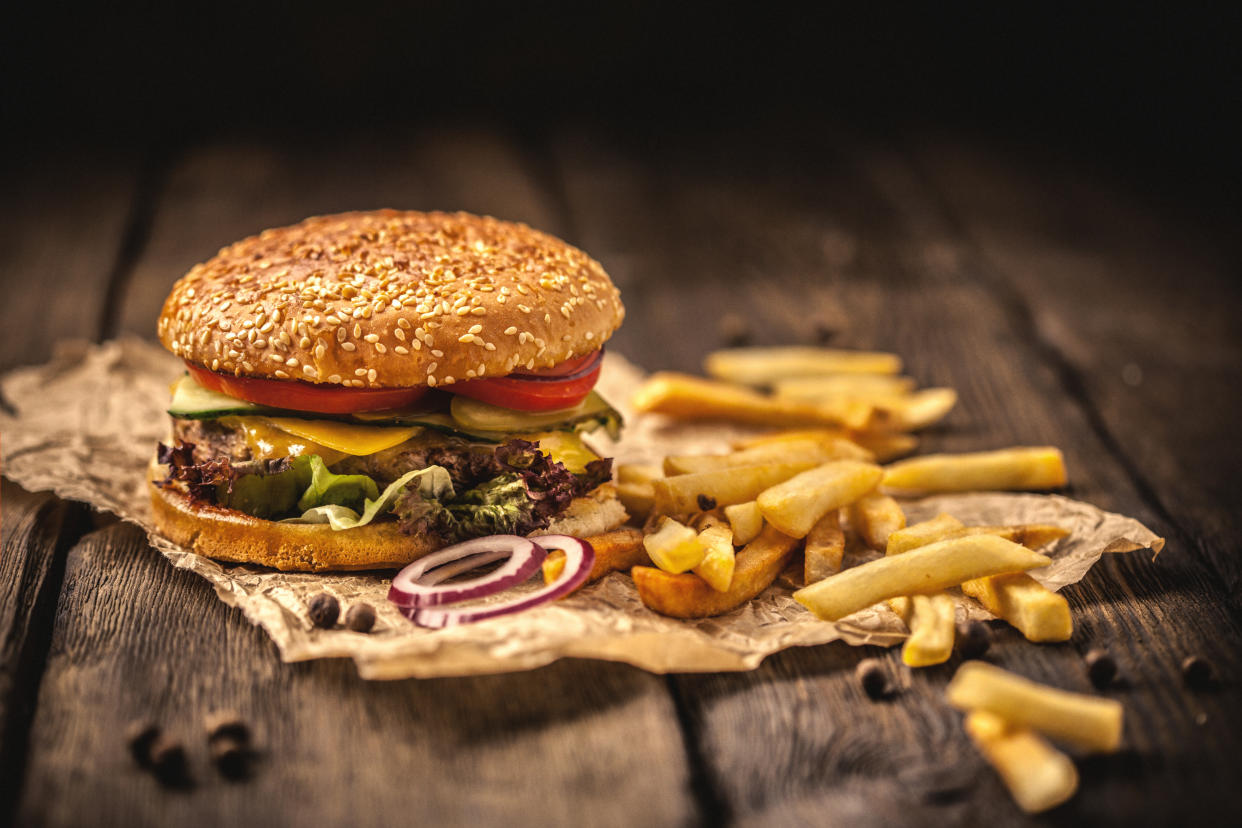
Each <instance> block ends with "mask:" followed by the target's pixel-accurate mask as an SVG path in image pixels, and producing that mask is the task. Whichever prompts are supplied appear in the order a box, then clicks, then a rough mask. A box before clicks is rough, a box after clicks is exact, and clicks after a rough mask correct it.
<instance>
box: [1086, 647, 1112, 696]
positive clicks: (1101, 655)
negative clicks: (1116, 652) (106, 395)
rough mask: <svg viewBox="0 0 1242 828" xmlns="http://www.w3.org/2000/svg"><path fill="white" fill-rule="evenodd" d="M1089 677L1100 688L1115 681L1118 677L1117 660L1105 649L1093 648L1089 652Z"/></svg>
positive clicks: (1087, 660)
mask: <svg viewBox="0 0 1242 828" xmlns="http://www.w3.org/2000/svg"><path fill="white" fill-rule="evenodd" d="M1085 660H1086V662H1087V678H1089V679H1091V683H1092V684H1093V685H1094V686H1095V687H1096V688H1097V689H1100V690H1103V689H1104V688H1105V687H1107V686H1108V685H1110V684H1112V683H1113V679H1114V678H1116V677H1117V662H1116V661H1115V660H1114V659H1113V657H1112V656H1110V655H1109V654H1108V653H1107V652H1105V651H1104V650H1098V649H1097V650H1091V651H1090V652H1088V653H1087V655H1086V658H1085Z"/></svg>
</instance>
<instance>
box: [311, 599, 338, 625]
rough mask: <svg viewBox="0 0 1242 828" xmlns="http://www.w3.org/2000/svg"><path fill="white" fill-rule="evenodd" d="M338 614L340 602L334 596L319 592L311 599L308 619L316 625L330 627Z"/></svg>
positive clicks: (334, 622)
mask: <svg viewBox="0 0 1242 828" xmlns="http://www.w3.org/2000/svg"><path fill="white" fill-rule="evenodd" d="M340 614H341V604H340V602H339V601H337V600H336V596H334V595H329V594H328V593H326V592H321V593H319V594H318V595H316V596H315V597H314V598H312V599H311V602H310V619H311V623H312V624H314V625H315V626H316V627H322V628H323V629H325V630H327V629H331V628H332V627H333V626H334V625H335V624H336V619H337V617H338V616H339V615H340Z"/></svg>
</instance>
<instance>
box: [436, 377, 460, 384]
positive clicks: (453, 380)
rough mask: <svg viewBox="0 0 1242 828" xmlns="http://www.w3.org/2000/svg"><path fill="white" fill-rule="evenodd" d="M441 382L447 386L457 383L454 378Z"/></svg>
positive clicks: (447, 378) (446, 378)
mask: <svg viewBox="0 0 1242 828" xmlns="http://www.w3.org/2000/svg"><path fill="white" fill-rule="evenodd" d="M440 382H442V383H444V384H445V385H452V384H453V383H455V382H457V380H455V379H453V378H452V377H445V378H444V379H442V380H440Z"/></svg>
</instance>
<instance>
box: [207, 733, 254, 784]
mask: <svg viewBox="0 0 1242 828" xmlns="http://www.w3.org/2000/svg"><path fill="white" fill-rule="evenodd" d="M210 747H211V761H212V763H213V764H214V765H215V766H216V769H217V770H219V771H220V774H221V775H222V776H224V777H225V778H226V779H244V778H245V777H246V776H247V775H249V773H250V756H251V751H250V745H249V744H247V742H246V741H245V740H242V739H235V738H233V737H232V736H221V737H219V738H217V739H213V740H212V741H211V745H210Z"/></svg>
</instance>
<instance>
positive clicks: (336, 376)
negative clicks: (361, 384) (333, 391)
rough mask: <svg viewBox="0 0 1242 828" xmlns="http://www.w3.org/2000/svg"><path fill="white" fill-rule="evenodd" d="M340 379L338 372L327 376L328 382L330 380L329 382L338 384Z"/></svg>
mask: <svg viewBox="0 0 1242 828" xmlns="http://www.w3.org/2000/svg"><path fill="white" fill-rule="evenodd" d="M340 381H341V375H340V374H333V375H332V376H330V377H328V382H330V383H333V384H339V383H340Z"/></svg>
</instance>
